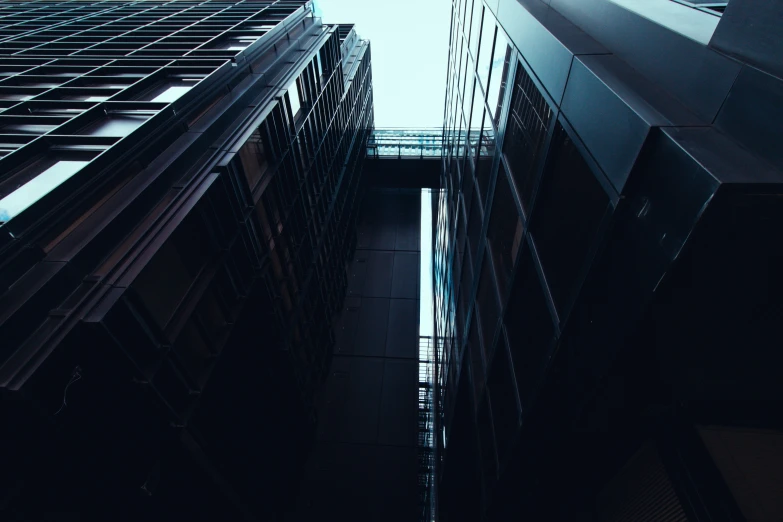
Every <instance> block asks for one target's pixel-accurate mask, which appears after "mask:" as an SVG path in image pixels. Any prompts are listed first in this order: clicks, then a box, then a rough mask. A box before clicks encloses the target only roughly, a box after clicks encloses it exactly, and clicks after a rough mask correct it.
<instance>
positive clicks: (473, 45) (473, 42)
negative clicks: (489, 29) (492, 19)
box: [470, 0, 481, 57]
mask: <svg viewBox="0 0 783 522" xmlns="http://www.w3.org/2000/svg"><path fill="white" fill-rule="evenodd" d="M480 27H481V0H476V4H475V5H474V6H473V18H472V20H471V23H470V53H471V54H472V55H473V56H474V57H475V56H476V52H477V51H478V41H479V28H480Z"/></svg>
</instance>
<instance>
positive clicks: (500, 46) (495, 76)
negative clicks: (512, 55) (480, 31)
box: [487, 29, 511, 124]
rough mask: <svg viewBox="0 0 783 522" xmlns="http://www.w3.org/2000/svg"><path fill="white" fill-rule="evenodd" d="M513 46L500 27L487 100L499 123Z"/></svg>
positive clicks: (493, 56)
mask: <svg viewBox="0 0 783 522" xmlns="http://www.w3.org/2000/svg"><path fill="white" fill-rule="evenodd" d="M510 51H511V48H510V47H509V46H508V40H507V39H506V35H505V33H504V32H503V31H501V30H500V29H498V31H497V37H496V39H495V52H494V54H493V55H492V74H491V75H490V78H489V93H488V94H487V102H488V103H489V108H490V110H492V112H493V119H494V120H495V123H496V124H497V122H498V120H499V118H500V109H501V106H502V104H503V100H502V99H501V94H500V93H501V86H502V85H503V84H505V83H506V74H507V71H508V57H509V52H510Z"/></svg>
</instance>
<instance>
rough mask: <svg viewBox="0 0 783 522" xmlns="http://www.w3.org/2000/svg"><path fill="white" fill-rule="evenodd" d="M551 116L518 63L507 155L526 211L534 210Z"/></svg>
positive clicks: (509, 121) (540, 96) (508, 132)
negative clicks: (540, 167) (543, 150)
mask: <svg viewBox="0 0 783 522" xmlns="http://www.w3.org/2000/svg"><path fill="white" fill-rule="evenodd" d="M551 118H552V110H551V109H550V108H549V105H547V103H546V101H545V100H544V97H543V96H542V95H541V93H540V92H539V90H538V88H537V87H536V85H535V84H534V83H533V80H532V79H531V78H530V75H528V74H527V71H525V69H524V67H522V64H521V63H520V64H518V65H517V74H516V78H515V80H514V93H513V95H512V98H511V108H510V111H509V115H508V127H507V129H508V130H507V133H506V138H505V141H504V143H503V154H504V155H505V156H506V161H508V166H509V169H510V170H511V175H512V176H513V178H514V184H515V185H516V189H517V192H518V193H519V199H520V202H521V203H522V209H523V210H524V211H525V212H529V211H530V204H531V203H532V198H533V190H534V188H535V184H536V174H537V171H536V163H537V159H538V158H539V155H540V154H541V152H542V149H543V146H544V141H545V139H546V133H547V128H548V127H549V122H550V120H551Z"/></svg>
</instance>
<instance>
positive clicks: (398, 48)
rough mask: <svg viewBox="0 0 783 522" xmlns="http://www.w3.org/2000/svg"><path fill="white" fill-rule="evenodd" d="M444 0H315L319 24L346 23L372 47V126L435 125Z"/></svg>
mask: <svg viewBox="0 0 783 522" xmlns="http://www.w3.org/2000/svg"><path fill="white" fill-rule="evenodd" d="M450 5H451V4H450V2H449V0H394V1H389V0H315V14H316V16H321V17H322V18H323V21H324V23H352V24H355V28H354V29H355V31H356V32H357V33H358V34H359V37H360V38H364V39H368V40H370V46H371V50H372V74H373V93H374V97H373V101H374V104H375V127H376V128H384V127H407V128H416V127H441V126H442V124H443V104H444V100H445V95H446V63H447V60H448V46H449V22H450V16H451V8H450Z"/></svg>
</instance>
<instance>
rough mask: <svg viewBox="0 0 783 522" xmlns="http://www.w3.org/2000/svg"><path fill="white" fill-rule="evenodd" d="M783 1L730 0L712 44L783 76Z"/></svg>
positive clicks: (713, 46) (711, 45) (711, 41)
mask: <svg viewBox="0 0 783 522" xmlns="http://www.w3.org/2000/svg"><path fill="white" fill-rule="evenodd" d="M782 26H783V5H781V4H780V2H757V1H752V0H731V1H730V2H729V5H728V6H727V7H726V10H725V11H724V12H723V16H722V17H721V20H720V24H718V28H717V29H716V30H715V34H714V35H713V36H712V40H710V47H712V48H714V49H717V50H719V51H722V52H724V53H727V54H730V55H732V56H736V57H737V58H739V59H741V60H742V61H746V62H748V63H750V64H753V65H756V66H757V67H759V68H761V69H763V70H765V71H767V72H769V73H772V74H774V75H776V76H778V77H779V78H783V61H782V60H781V53H783V31H781V30H780V28H781V27H782Z"/></svg>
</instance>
